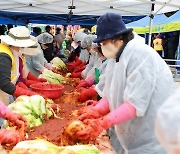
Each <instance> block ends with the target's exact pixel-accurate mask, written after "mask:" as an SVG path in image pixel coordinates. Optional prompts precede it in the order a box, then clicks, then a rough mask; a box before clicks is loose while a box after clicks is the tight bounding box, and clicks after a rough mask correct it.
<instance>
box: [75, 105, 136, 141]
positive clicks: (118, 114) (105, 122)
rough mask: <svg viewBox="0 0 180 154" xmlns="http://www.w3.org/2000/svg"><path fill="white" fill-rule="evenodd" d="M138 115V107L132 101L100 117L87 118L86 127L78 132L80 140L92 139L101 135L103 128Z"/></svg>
mask: <svg viewBox="0 0 180 154" xmlns="http://www.w3.org/2000/svg"><path fill="white" fill-rule="evenodd" d="M135 116H136V109H135V107H134V106H132V105H131V104H130V103H124V104H122V105H121V106H119V107H118V108H117V109H115V110H114V111H112V112H110V113H109V114H107V115H106V116H104V117H102V118H99V119H85V120H84V121H83V123H84V124H85V125H86V128H85V129H84V130H83V131H78V132H76V134H75V136H76V138H77V139H79V140H91V139H95V138H97V137H98V136H99V134H100V133H101V132H102V131H103V129H105V130H106V129H108V128H110V127H112V126H114V125H116V124H120V123H124V122H126V121H128V120H131V119H133V118H134V117H135Z"/></svg>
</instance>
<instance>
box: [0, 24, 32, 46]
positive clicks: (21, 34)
mask: <svg viewBox="0 0 180 154" xmlns="http://www.w3.org/2000/svg"><path fill="white" fill-rule="evenodd" d="M0 39H1V41H2V42H4V43H6V44H7V45H12V46H16V47H29V46H33V45H34V44H35V42H34V41H33V40H31V39H30V34H29V30H28V29H27V28H26V27H24V26H19V27H14V28H11V29H10V31H9V34H8V35H1V36H0Z"/></svg>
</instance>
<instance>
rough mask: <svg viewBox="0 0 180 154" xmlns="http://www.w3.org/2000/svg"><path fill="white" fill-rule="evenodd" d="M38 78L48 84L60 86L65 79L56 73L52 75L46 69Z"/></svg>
mask: <svg viewBox="0 0 180 154" xmlns="http://www.w3.org/2000/svg"><path fill="white" fill-rule="evenodd" d="M39 78H44V79H46V80H47V81H48V82H49V83H52V84H60V83H62V82H63V81H64V80H65V78H64V77H63V76H62V75H60V74H57V73H54V72H52V71H50V70H48V69H45V70H44V71H43V72H42V74H41V75H39Z"/></svg>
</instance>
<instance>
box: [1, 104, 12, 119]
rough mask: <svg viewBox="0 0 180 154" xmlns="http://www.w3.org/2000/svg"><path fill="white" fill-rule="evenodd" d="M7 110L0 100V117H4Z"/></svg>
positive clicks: (8, 110)
mask: <svg viewBox="0 0 180 154" xmlns="http://www.w3.org/2000/svg"><path fill="white" fill-rule="evenodd" d="M7 112H11V110H10V109H9V108H8V107H7V106H6V105H4V103H3V102H1V101H0V117H1V118H3V119H5V115H6V113H7Z"/></svg>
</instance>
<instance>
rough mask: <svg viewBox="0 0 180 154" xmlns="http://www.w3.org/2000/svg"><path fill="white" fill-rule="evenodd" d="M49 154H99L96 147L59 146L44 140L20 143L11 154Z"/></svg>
mask: <svg viewBox="0 0 180 154" xmlns="http://www.w3.org/2000/svg"><path fill="white" fill-rule="evenodd" d="M18 152H21V153H38V154H40V153H48V154H99V153H100V152H99V150H98V149H97V148H96V147H95V146H94V145H74V146H57V145H54V144H52V143H50V142H48V141H46V140H43V139H36V140H28V141H22V142H19V143H18V144H17V145H16V146H15V147H14V148H13V150H12V151H11V152H10V153H9V154H15V153H18Z"/></svg>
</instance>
